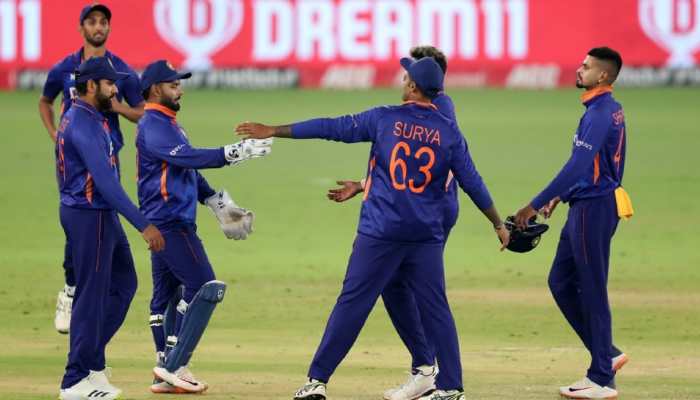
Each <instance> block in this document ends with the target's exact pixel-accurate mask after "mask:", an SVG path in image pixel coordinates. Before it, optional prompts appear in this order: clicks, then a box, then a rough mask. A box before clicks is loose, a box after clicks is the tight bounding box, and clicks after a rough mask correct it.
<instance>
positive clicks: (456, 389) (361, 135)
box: [236, 57, 509, 400]
mask: <svg viewBox="0 0 700 400" xmlns="http://www.w3.org/2000/svg"><path fill="white" fill-rule="evenodd" d="M401 65H402V66H403V68H404V69H405V70H406V75H405V76H404V86H403V100H404V101H405V103H404V104H403V105H400V106H385V107H378V108H374V109H371V110H369V111H365V112H362V113H359V114H355V115H348V116H344V117H340V118H333V119H331V118H321V119H313V120H309V121H305V122H299V123H295V124H292V125H286V126H276V127H272V126H266V125H262V124H257V123H244V124H241V125H239V126H238V127H237V128H236V130H237V132H238V133H239V134H241V135H247V136H248V137H249V138H255V139H265V138H268V137H272V136H277V137H286V138H293V139H310V138H323V139H327V140H335V141H342V142H346V143H355V142H372V147H371V151H370V161H369V168H368V176H367V178H366V179H367V183H366V185H365V195H364V197H365V200H364V202H363V205H362V211H361V214H360V222H359V227H358V234H357V238H356V239H355V243H354V245H353V251H352V254H351V256H350V260H349V264H348V269H347V272H346V276H345V280H344V282H343V289H342V291H341V293H340V296H339V297H338V300H337V302H336V304H335V307H334V309H333V312H332V313H331V315H330V318H329V320H328V323H327V325H326V330H325V333H324V335H323V339H322V340H321V344H320V346H319V348H318V350H317V351H316V355H315V356H314V359H313V361H312V363H311V367H310V369H309V373H308V377H309V380H308V382H307V383H306V384H305V385H303V386H302V387H301V388H300V389H299V390H298V391H297V392H296V393H295V395H294V398H295V399H307V400H311V399H313V400H318V399H325V398H326V383H327V382H328V380H329V379H330V377H331V375H332V374H333V372H334V371H335V369H336V367H337V366H338V364H339V363H340V362H341V361H342V359H343V358H344V357H345V355H346V354H347V353H348V351H349V350H350V348H351V347H352V345H353V343H354V342H355V340H356V338H357V336H358V334H359V333H360V330H361V329H362V326H363V325H364V323H365V321H366V319H367V317H368V315H369V313H370V311H371V310H372V307H373V306H374V304H375V303H376V301H377V298H378V297H379V295H380V294H381V293H382V292H383V291H384V289H385V288H386V286H387V284H388V283H389V282H390V281H391V279H393V278H394V277H395V276H396V274H401V275H404V276H405V279H406V282H407V283H408V285H409V287H410V290H411V291H412V292H413V294H414V295H415V298H416V302H417V304H418V309H419V311H420V317H421V319H422V321H423V323H424V327H425V331H426V334H427V335H428V336H430V337H432V338H433V339H434V344H435V354H436V358H437V362H438V365H439V367H440V374H439V375H438V376H437V381H436V388H437V390H435V391H434V392H432V393H431V394H428V395H426V396H423V397H421V398H422V399H431V400H448V399H449V400H459V399H464V392H463V388H462V369H461V363H460V355H459V344H458V339H457V330H456V328H455V323H454V320H453V318H452V313H451V311H450V308H449V305H448V303H447V297H446V294H445V280H444V268H443V259H442V255H443V254H442V253H443V248H444V240H445V224H444V218H445V214H444V210H443V207H444V206H443V204H444V202H445V198H446V196H447V194H446V192H445V186H446V185H447V183H448V182H447V180H448V175H449V172H450V171H452V172H453V173H454V177H455V179H456V180H457V182H458V183H459V185H460V186H461V187H462V189H463V190H464V191H465V192H466V193H467V194H469V195H470V197H471V198H472V201H474V203H475V204H476V205H477V206H478V207H479V208H480V209H481V210H482V211H483V212H484V214H485V215H486V216H487V217H488V219H489V220H490V221H491V223H492V224H493V226H494V227H495V229H496V233H497V235H498V237H499V239H500V240H501V241H502V243H503V244H507V243H508V238H509V234H508V231H507V230H506V229H505V227H504V225H503V222H502V221H501V219H500V217H499V216H498V212H497V210H496V208H495V206H494V205H493V201H492V200H491V196H490V194H489V192H488V190H487V188H486V186H485V185H484V183H483V181H482V179H481V176H480V175H479V174H478V172H477V171H476V168H475V166H474V164H473V163H472V160H471V157H470V155H469V152H468V150H467V143H466V140H465V139H464V137H463V136H462V134H461V133H460V132H459V129H458V128H457V125H456V124H455V123H454V121H451V120H449V119H448V118H446V117H445V116H444V115H442V114H441V113H439V112H438V111H437V108H436V107H435V106H434V105H433V104H431V103H430V100H431V99H433V98H435V97H436V96H437V95H438V93H440V92H441V91H442V89H443V80H444V74H443V72H442V70H441V69H440V66H439V65H438V64H437V62H436V61H435V60H434V59H433V58H432V57H426V58H423V59H421V60H418V61H416V60H413V59H410V58H404V59H402V60H401Z"/></svg>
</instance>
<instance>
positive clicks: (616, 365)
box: [612, 353, 630, 372]
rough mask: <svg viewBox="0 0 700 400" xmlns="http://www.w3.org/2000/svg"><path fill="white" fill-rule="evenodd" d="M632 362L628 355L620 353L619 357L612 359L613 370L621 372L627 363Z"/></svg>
mask: <svg viewBox="0 0 700 400" xmlns="http://www.w3.org/2000/svg"><path fill="white" fill-rule="evenodd" d="M629 360H630V358H629V357H627V354H625V353H620V355H618V356H617V357H613V358H612V370H613V372H617V371H619V370H620V369H621V368H622V367H624V366H625V364H627V362H628V361H629Z"/></svg>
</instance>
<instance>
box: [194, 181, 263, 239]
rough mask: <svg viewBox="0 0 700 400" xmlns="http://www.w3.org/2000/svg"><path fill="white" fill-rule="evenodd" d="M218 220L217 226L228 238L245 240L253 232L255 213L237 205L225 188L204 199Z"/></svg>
mask: <svg viewBox="0 0 700 400" xmlns="http://www.w3.org/2000/svg"><path fill="white" fill-rule="evenodd" d="M204 202H205V203H206V205H207V207H209V209H211V211H212V212H213V213H214V216H216V219H217V220H218V221H219V226H220V227H221V230H222V231H224V234H225V235H226V237H227V238H229V239H234V240H245V239H246V238H247V237H248V235H250V234H251V233H253V221H254V220H255V214H254V213H253V212H252V211H250V210H246V209H245V208H241V207H238V206H237V205H236V203H235V202H234V201H233V200H232V199H231V196H229V194H228V192H227V191H226V190H220V191H219V192H217V193H216V194H215V195H213V196H211V197H209V198H207V199H206V200H205V201H204Z"/></svg>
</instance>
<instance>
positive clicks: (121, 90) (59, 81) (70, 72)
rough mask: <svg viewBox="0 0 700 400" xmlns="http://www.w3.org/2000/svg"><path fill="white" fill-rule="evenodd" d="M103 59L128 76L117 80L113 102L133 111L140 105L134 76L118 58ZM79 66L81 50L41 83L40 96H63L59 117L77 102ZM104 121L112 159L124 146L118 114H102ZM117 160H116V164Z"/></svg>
mask: <svg viewBox="0 0 700 400" xmlns="http://www.w3.org/2000/svg"><path fill="white" fill-rule="evenodd" d="M105 57H107V59H109V60H110V61H111V62H112V65H113V66H114V69H115V70H116V71H117V72H123V73H127V74H129V76H128V77H127V78H125V79H120V80H118V81H117V82H115V84H116V85H117V90H118V93H117V96H116V97H117V100H119V101H121V100H122V99H124V100H126V103H127V104H129V106H131V107H136V106H138V105H139V104H141V103H143V97H142V96H141V83H140V80H139V77H138V75H137V74H136V72H134V70H132V69H131V67H129V66H128V65H127V64H126V63H125V62H124V61H122V59H121V58H119V57H117V56H116V55H114V54H112V53H110V52H109V51H107V52H105ZM82 62H83V49H82V48H80V50H78V51H77V52H75V53H72V54H70V55H68V56H67V57H66V58H64V59H63V60H61V61H60V62H59V63H58V64H56V65H54V66H53V67H52V68H51V70H50V71H49V75H48V77H47V78H46V83H44V90H43V95H44V97H47V98H49V99H51V100H53V99H55V98H56V97H57V96H58V94H59V93H63V98H62V102H61V117H63V115H64V114H65V113H66V112H68V110H70V108H71V105H72V104H73V101H74V100H75V99H77V98H78V92H77V91H76V89H75V71H76V70H77V69H78V67H79V66H80V64H81V63H82ZM104 115H105V117H106V118H107V123H108V125H109V128H110V134H111V136H112V143H113V144H114V153H115V156H116V155H117V154H118V153H119V150H121V148H122V146H124V137H123V135H122V132H121V130H120V129H119V114H117V113H114V112H106V113H104ZM118 162H119V159H118V158H117V163H118Z"/></svg>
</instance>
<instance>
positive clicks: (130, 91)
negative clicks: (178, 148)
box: [39, 4, 143, 333]
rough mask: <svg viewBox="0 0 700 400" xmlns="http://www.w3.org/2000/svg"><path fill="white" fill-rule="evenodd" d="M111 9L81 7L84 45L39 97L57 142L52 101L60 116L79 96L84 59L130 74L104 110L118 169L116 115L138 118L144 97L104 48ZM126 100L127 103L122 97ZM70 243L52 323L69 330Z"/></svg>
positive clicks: (55, 69) (55, 72)
mask: <svg viewBox="0 0 700 400" xmlns="http://www.w3.org/2000/svg"><path fill="white" fill-rule="evenodd" d="M111 20H112V12H111V11H110V10H109V8H107V7H106V6H104V5H102V4H90V5H87V6H85V7H83V9H82V10H81V11H80V19H79V23H80V25H79V30H80V34H81V35H82V37H83V46H82V47H81V48H80V49H79V50H78V51H77V52H75V53H73V54H70V55H68V56H67V57H66V58H64V59H63V60H62V61H60V62H59V63H58V64H56V65H55V66H54V67H53V68H52V69H51V70H50V71H49V75H48V78H47V79H46V83H45V84H44V90H43V92H42V95H41V97H40V98H39V115H40V117H41V121H42V122H43V124H44V126H45V127H46V130H47V132H48V133H49V136H50V137H51V140H53V141H54V142H56V125H55V123H54V121H55V117H54V111H53V103H54V100H55V99H56V97H57V96H58V94H59V93H62V94H63V100H62V102H61V117H62V116H63V115H64V114H65V113H66V112H68V110H69V109H70V107H71V105H72V104H73V101H74V100H75V99H76V98H77V97H78V93H77V91H76V89H75V70H77V69H78V66H79V65H80V64H81V63H82V62H83V61H85V60H88V59H90V58H91V57H103V56H104V57H107V58H108V59H109V60H110V61H111V62H112V64H113V65H114V68H115V69H116V70H117V71H119V72H123V73H127V74H129V76H128V77H127V78H125V79H121V80H119V81H117V83H116V85H117V89H118V92H117V95H116V96H115V97H114V99H113V100H112V108H111V109H110V110H108V111H106V112H105V117H106V118H107V123H108V125H109V128H110V135H111V136H112V144H113V146H114V157H115V161H116V163H117V170H119V150H121V148H122V146H123V143H124V140H123V137H122V132H121V130H120V129H119V115H122V116H123V117H125V118H126V119H128V120H130V121H131V122H137V121H138V119H139V118H140V117H141V115H142V114H143V98H142V97H141V91H140V86H139V80H138V75H136V73H135V72H134V71H133V70H132V69H131V68H129V66H128V65H127V64H126V63H124V61H122V60H121V59H120V58H119V57H117V56H116V55H114V54H112V53H110V52H109V51H107V49H106V47H105V46H106V43H107V38H108V37H109V33H110V22H111ZM122 99H123V100H125V101H126V104H124V103H122V102H121V101H122ZM70 247H71V243H70V242H68V241H66V245H65V251H64V259H63V268H64V273H65V285H64V288H63V290H60V291H59V292H58V299H57V301H56V316H55V318H54V325H55V327H56V330H57V331H58V332H59V333H68V330H69V328H70V316H71V305H72V303H73V295H74V293H75V274H74V273H73V266H72V260H71V258H70V254H71V248H70Z"/></svg>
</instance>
